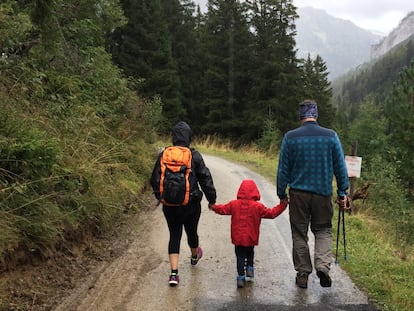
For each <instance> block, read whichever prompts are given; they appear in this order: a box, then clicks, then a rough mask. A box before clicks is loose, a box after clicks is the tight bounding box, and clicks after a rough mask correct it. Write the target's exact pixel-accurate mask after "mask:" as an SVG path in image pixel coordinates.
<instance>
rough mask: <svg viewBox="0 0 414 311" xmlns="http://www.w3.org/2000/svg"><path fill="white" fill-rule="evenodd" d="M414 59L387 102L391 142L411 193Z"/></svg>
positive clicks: (413, 187)
mask: <svg viewBox="0 0 414 311" xmlns="http://www.w3.org/2000/svg"><path fill="white" fill-rule="evenodd" d="M413 94H414V60H413V61H412V62H411V65H410V67H408V68H407V69H405V70H404V71H403V72H402V73H401V77H400V80H399V81H398V83H396V84H394V87H393V90H392V93H391V96H390V97H389V98H388V100H387V102H386V110H385V111H386V116H387V117H388V118H389V123H390V126H389V132H390V135H389V144H390V145H391V146H393V147H394V148H395V150H396V158H397V159H398V163H399V174H400V176H401V177H402V178H403V180H404V181H406V185H407V189H408V190H409V192H410V194H411V195H413V194H414V157H413V154H414V140H413V138H412V134H413V133H414V95H413Z"/></svg>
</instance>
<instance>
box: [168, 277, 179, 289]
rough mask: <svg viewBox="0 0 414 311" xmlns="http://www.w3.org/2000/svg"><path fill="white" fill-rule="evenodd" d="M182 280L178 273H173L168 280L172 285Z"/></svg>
mask: <svg viewBox="0 0 414 311" xmlns="http://www.w3.org/2000/svg"><path fill="white" fill-rule="evenodd" d="M179 282H180V278H179V277H178V275H177V274H171V275H170V279H169V280H168V284H170V286H171V287H174V286H177V285H178V283H179Z"/></svg>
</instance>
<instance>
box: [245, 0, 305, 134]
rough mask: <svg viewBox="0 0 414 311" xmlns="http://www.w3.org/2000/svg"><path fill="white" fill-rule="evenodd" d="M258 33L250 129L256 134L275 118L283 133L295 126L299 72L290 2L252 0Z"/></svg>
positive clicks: (252, 15) (281, 0)
mask: <svg viewBox="0 0 414 311" xmlns="http://www.w3.org/2000/svg"><path fill="white" fill-rule="evenodd" d="M247 2H248V5H249V9H250V12H251V16H250V20H251V27H252V28H253V30H254V34H255V47H254V51H255V54H254V58H253V62H254V67H255V69H254V72H253V74H254V78H253V88H252V93H251V95H252V97H251V102H252V106H251V108H250V111H249V115H250V116H251V117H250V120H249V127H250V128H251V129H252V130H254V131H255V133H256V134H257V133H258V132H260V130H261V127H262V120H263V119H264V118H265V117H268V116H272V117H273V118H274V119H275V122H276V124H277V127H278V129H279V130H280V131H281V132H282V133H283V132H286V131H287V130H289V129H291V128H293V127H295V126H296V124H297V123H296V122H297V107H298V106H297V104H298V103H299V102H300V101H301V98H298V94H301V93H300V85H298V82H299V81H300V71H299V68H298V64H297V59H296V52H295V39H294V36H295V33H296V30H295V29H296V28H295V23H294V22H295V19H296V18H297V17H298V15H297V13H296V7H295V6H294V5H293V1H291V0H249V1H247Z"/></svg>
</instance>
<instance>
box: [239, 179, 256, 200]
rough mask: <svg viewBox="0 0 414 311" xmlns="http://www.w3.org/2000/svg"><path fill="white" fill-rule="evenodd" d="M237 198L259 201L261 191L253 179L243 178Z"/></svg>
mask: <svg viewBox="0 0 414 311" xmlns="http://www.w3.org/2000/svg"><path fill="white" fill-rule="evenodd" d="M237 199H239V200H253V201H259V200H260V192H259V188H257V185H256V183H255V182H254V181H253V180H251V179H245V180H243V181H242V183H241V185H240V188H239V191H238V192H237Z"/></svg>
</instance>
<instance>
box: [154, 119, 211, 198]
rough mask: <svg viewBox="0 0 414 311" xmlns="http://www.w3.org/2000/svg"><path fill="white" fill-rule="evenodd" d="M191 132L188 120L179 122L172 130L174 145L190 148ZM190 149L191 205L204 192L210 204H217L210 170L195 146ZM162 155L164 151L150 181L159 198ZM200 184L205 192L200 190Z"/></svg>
mask: <svg viewBox="0 0 414 311" xmlns="http://www.w3.org/2000/svg"><path fill="white" fill-rule="evenodd" d="M191 134H192V131H191V128H190V126H189V125H188V124H187V123H186V122H184V121H180V122H178V123H177V124H176V125H175V126H174V128H173V130H172V136H173V137H172V141H173V145H174V146H183V147H188V148H190V142H191ZM190 150H191V153H192V164H191V166H192V170H191V174H190V203H189V205H191V204H192V203H196V204H199V203H200V201H201V199H202V197H203V192H204V194H205V196H206V199H207V201H208V202H209V203H210V204H215V203H216V197H217V194H216V189H215V187H214V183H213V178H212V176H211V173H210V170H209V169H208V167H207V166H206V165H205V163H204V159H203V157H202V155H201V154H200V153H199V152H198V151H197V150H195V149H194V148H190ZM161 156H162V152H161V153H160V154H159V155H158V158H157V161H156V162H155V165H154V169H153V171H152V175H151V181H150V182H151V186H152V189H153V190H154V195H155V197H156V198H157V199H158V200H159V199H160V179H161V165H160V160H161ZM199 186H200V187H201V189H202V191H203V192H201V191H200V187H199Z"/></svg>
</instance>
